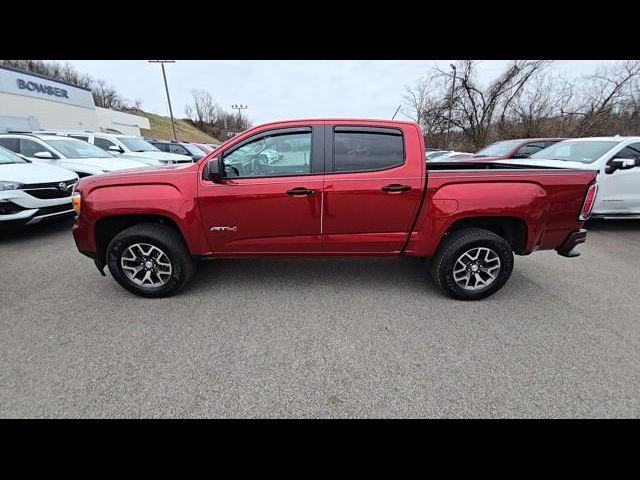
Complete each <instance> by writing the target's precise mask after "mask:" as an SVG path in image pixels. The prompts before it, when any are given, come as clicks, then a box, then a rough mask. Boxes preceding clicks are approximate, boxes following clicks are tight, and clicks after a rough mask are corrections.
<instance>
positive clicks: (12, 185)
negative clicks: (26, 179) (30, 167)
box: [0, 180, 24, 190]
mask: <svg viewBox="0 0 640 480" xmlns="http://www.w3.org/2000/svg"><path fill="white" fill-rule="evenodd" d="M23 186H24V184H23V183H18V182H3V181H2V180H0V190H19V189H21V188H22V187H23Z"/></svg>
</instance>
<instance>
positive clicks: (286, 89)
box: [59, 60, 613, 124]
mask: <svg viewBox="0 0 640 480" xmlns="http://www.w3.org/2000/svg"><path fill="white" fill-rule="evenodd" d="M59 62H63V63H65V62H67V61H66V60H59ZM451 62H452V60H178V61H176V63H170V64H166V72H167V82H168V84H169V93H170V95H171V104H172V107H173V113H174V115H175V116H176V117H178V118H181V117H184V116H185V114H184V107H185V105H186V104H187V103H191V92H192V91H193V90H194V89H198V90H206V91H208V92H209V93H211V95H212V96H213V98H214V100H215V101H216V102H217V103H218V104H219V105H220V106H221V107H223V108H224V109H226V110H231V105H233V104H243V105H247V106H248V109H246V110H243V115H247V116H248V117H249V119H250V120H251V121H252V122H253V123H254V124H259V123H263V122H268V121H272V120H283V119H294V118H310V117H361V118H391V116H392V115H393V114H394V112H395V110H396V108H398V105H400V104H401V103H402V101H403V100H402V95H403V93H404V92H405V87H406V86H407V85H411V84H413V83H415V82H416V80H418V79H419V78H420V77H421V76H422V75H424V74H426V73H427V72H428V71H429V70H430V69H431V68H432V67H433V66H435V65H437V66H439V67H441V68H443V69H448V68H449V64H450V63H451ZM69 63H71V64H72V65H74V66H75V67H76V68H77V69H78V71H79V72H81V73H86V74H89V75H91V76H92V77H94V78H97V79H103V80H105V81H106V82H107V83H108V84H111V85H113V86H114V87H115V88H116V90H117V91H118V92H119V93H120V94H121V95H123V96H124V97H125V98H127V99H129V100H136V99H140V100H142V108H143V110H146V111H149V112H152V113H157V114H161V115H169V109H168V105H167V100H166V93H165V89H164V83H163V79H162V72H161V67H160V65H159V64H152V63H148V62H147V61H146V60H122V61H114V60H73V61H69ZM507 63H508V62H507V61H506V60H486V61H482V62H481V63H480V69H479V75H480V79H481V81H489V80H491V79H493V78H494V77H495V76H497V75H498V74H499V73H500V72H501V71H502V69H504V67H505V65H506V64H507ZM611 63H613V61H611V60H556V61H554V62H553V63H552V65H551V67H550V68H551V70H552V73H555V74H559V75H562V76H564V77H567V78H572V77H578V76H581V75H586V74H590V73H592V72H593V71H594V70H595V69H597V68H598V67H600V66H606V65H607V64H611ZM397 118H402V116H401V115H399V116H398V117H397Z"/></svg>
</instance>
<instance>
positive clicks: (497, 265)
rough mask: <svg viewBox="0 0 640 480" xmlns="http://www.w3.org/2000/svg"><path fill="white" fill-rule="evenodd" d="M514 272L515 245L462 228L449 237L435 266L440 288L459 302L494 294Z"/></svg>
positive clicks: (436, 256)
mask: <svg viewBox="0 0 640 480" xmlns="http://www.w3.org/2000/svg"><path fill="white" fill-rule="evenodd" d="M512 271H513V250H512V249H511V245H509V243H508V242H507V241H506V240H505V239H504V238H502V237H500V236H498V235H496V234H495V233H493V232H490V231H488V230H484V229H481V228H462V229H460V230H455V231H454V232H452V233H451V234H449V235H448V236H447V237H445V239H444V240H443V241H442V243H441V244H440V246H439V247H438V250H437V252H436V254H435V256H434V258H433V260H432V263H431V276H432V278H433V281H434V283H435V284H436V286H437V287H438V288H440V290H442V291H443V292H444V293H445V294H447V295H448V296H450V297H452V298H456V299H458V300H480V299H482V298H486V297H488V296H490V295H493V294H494V293H496V292H497V291H498V290H500V289H501V288H502V286H503V285H504V284H505V283H506V282H507V280H509V277H510V276H511V272H512Z"/></svg>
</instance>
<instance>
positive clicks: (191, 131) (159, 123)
mask: <svg viewBox="0 0 640 480" xmlns="http://www.w3.org/2000/svg"><path fill="white" fill-rule="evenodd" d="M140 113H141V114H142V116H144V117H147V118H148V119H149V125H150V126H151V129H150V130H147V129H144V128H142V129H140V131H141V132H142V135H144V136H145V137H154V138H159V139H161V140H173V130H172V128H171V118H169V117H163V116H161V115H156V114H154V113H149V112H140ZM175 122H176V134H177V136H178V140H180V141H182V142H196V143H220V142H219V141H218V140H216V139H215V138H213V137H211V136H209V135H207V134H206V133H204V132H202V131H200V130H198V129H197V128H196V127H194V126H193V125H191V124H189V123H187V122H183V121H182V120H179V119H177V118H176V119H175Z"/></svg>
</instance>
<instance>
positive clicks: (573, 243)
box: [556, 228, 587, 258]
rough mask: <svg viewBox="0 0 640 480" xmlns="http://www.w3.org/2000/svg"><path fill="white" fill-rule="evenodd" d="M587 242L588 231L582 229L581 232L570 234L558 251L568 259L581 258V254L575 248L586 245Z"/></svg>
mask: <svg viewBox="0 0 640 480" xmlns="http://www.w3.org/2000/svg"><path fill="white" fill-rule="evenodd" d="M586 240H587V230H586V229H584V228H581V229H580V230H576V231H575V232H572V233H570V234H569V236H568V237H567V239H566V240H565V241H564V243H563V244H562V245H560V246H559V247H558V248H557V249H556V251H557V252H558V255H562V256H563V257H567V258H574V257H579V256H580V252H577V251H575V250H574V248H575V247H577V246H578V245H580V244H581V243H584V242H585V241H586Z"/></svg>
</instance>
